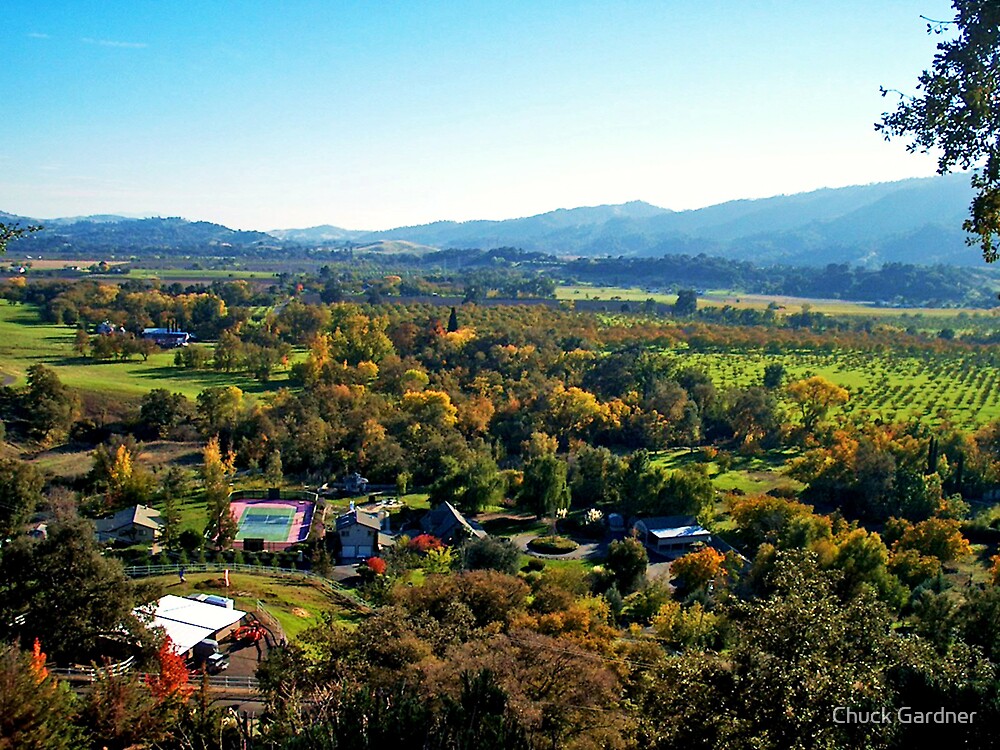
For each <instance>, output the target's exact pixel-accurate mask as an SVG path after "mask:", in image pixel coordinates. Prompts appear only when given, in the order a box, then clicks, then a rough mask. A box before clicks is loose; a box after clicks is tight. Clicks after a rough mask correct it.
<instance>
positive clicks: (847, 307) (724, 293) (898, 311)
mask: <svg viewBox="0 0 1000 750" xmlns="http://www.w3.org/2000/svg"><path fill="white" fill-rule="evenodd" d="M556 298H557V299H565V300H580V299H600V300H609V301H610V300H614V301H618V300H621V301H623V302H645V301H646V300H648V299H651V300H653V301H654V302H661V303H663V304H667V305H672V304H673V303H674V302H676V301H677V295H676V294H666V293H662V292H649V291H646V290H645V289H640V288H638V287H630V288H625V287H615V286H588V285H585V284H578V285H569V286H557V287H556ZM772 304H774V305H777V306H778V313H779V314H789V313H797V312H800V311H801V310H802V306H803V305H808V306H809V308H810V310H812V312H817V313H823V314H825V315H865V316H876V317H879V318H888V317H899V316H901V315H909V316H912V317H916V316H921V317H929V318H948V317H955V316H957V315H959V314H960V313H963V312H964V313H967V314H969V315H988V314H989V313H988V312H987V311H984V310H974V309H967V310H965V309H959V308H939V307H920V308H898V307H883V306H877V305H870V304H866V303H864V302H849V301H846V300H838V299H815V298H809V297H788V296H784V295H766V294H741V293H740V292H734V291H732V290H727V289H710V290H708V291H706V292H705V293H704V294H699V295H698V307H699V309H701V308H705V307H724V306H726V305H729V306H730V307H735V308H752V309H757V310H764V309H766V308H767V307H768V306H769V305H772Z"/></svg>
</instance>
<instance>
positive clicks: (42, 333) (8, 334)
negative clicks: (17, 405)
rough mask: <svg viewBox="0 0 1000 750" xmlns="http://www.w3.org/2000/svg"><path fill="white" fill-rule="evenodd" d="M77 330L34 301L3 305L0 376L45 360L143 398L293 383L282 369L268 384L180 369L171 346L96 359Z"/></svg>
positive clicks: (79, 382)
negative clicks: (44, 318) (154, 393)
mask: <svg viewBox="0 0 1000 750" xmlns="http://www.w3.org/2000/svg"><path fill="white" fill-rule="evenodd" d="M73 334H74V329H73V328H70V327H69V326H63V325H51V324H48V323H42V322H41V321H40V320H39V316H38V312H37V310H35V309H34V308H32V307H28V306H22V305H17V306H12V305H0V379H2V382H7V383H10V382H11V381H12V382H13V384H22V383H23V382H24V378H25V373H26V372H27V370H28V368H29V367H31V366H32V365H34V364H43V365H46V366H47V367H52V368H53V369H55V371H56V373H57V374H58V376H59V378H60V380H62V381H63V383H65V384H66V385H68V386H70V387H72V388H77V389H79V390H81V391H86V392H92V393H99V394H109V395H115V396H120V397H123V398H138V397H141V396H142V395H143V394H145V393H147V392H148V391H150V390H152V389H154V388H166V389H168V390H170V391H173V392H177V393H183V394H184V395H185V396H187V397H188V398H192V399H193V398H195V397H197V395H198V394H199V393H200V392H201V391H203V390H204V389H205V388H208V387H209V386H219V385H235V386H237V387H239V388H241V389H242V390H243V391H245V392H247V393H262V392H265V391H270V390H275V389H277V388H280V387H281V386H283V385H287V384H288V374H287V373H286V372H281V371H279V372H277V373H275V376H274V378H273V379H272V380H271V382H270V383H266V384H264V383H259V382H257V381H256V380H253V379H252V378H249V377H246V376H245V375H240V374H236V373H222V372H215V371H212V370H198V371H191V370H181V369H179V368H177V367H174V364H173V362H174V352H172V351H161V352H157V353H155V354H153V355H152V356H151V357H150V358H149V361H147V362H143V361H142V359H141V358H138V357H136V358H134V359H132V360H130V361H128V362H95V361H94V360H92V359H89V358H87V357H80V356H79V355H77V354H76V353H75V352H74V351H73ZM12 379H13V380H12Z"/></svg>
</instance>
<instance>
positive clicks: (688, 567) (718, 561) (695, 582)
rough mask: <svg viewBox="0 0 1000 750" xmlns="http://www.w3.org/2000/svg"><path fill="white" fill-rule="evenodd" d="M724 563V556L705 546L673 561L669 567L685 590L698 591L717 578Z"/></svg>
mask: <svg viewBox="0 0 1000 750" xmlns="http://www.w3.org/2000/svg"><path fill="white" fill-rule="evenodd" d="M725 561H726V556H725V555H723V554H722V553H721V552H719V551H718V550H716V549H715V548H713V547H708V546H705V547H702V548H701V549H699V550H697V551H695V552H689V553H688V554H686V555H684V556H683V557H681V558H679V559H677V560H675V561H674V562H673V563H672V564H671V566H670V572H671V573H672V574H673V576H674V577H675V578H679V579H680V580H681V581H683V582H684V588H685V589H686V590H688V591H699V590H703V589H705V588H706V587H707V586H708V584H709V583H711V582H713V581H715V580H717V579H718V578H719V575H720V573H722V570H723V568H722V564H723V563H724V562H725Z"/></svg>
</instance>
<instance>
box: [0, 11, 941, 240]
mask: <svg viewBox="0 0 1000 750" xmlns="http://www.w3.org/2000/svg"><path fill="white" fill-rule="evenodd" d="M920 14H926V15H930V16H932V17H938V18H948V17H950V15H951V13H950V4H949V3H947V2H943V1H942V0H912V1H903V0H842V1H839V2H815V1H814V0H797V1H795V2H792V1H791V0H789V1H786V2H774V1H769V0H755V1H754V2H749V1H748V0H739V1H736V0H733V1H729V0H726V1H722V0H676V1H670V0H659V1H658V2H657V1H654V2H645V1H642V0H625V1H619V2H583V1H580V2H570V1H568V0H567V1H558V0H530V2H528V1H526V2H522V1H521V0H498V1H497V2H475V1H474V0H462V2H457V1H456V2H419V1H416V0H410V1H408V2H403V1H399V2H377V1H376V0H359V1H358V2H348V1H345V0H317V1H315V2H307V1H305V0H290V1H289V2H281V3H279V2H275V1H274V0H271V1H270V2H214V1H213V2H205V1H204V0H201V1H199V2H182V1H181V0H171V1H170V2H157V1H155V0H129V1H128V2H114V1H112V0H104V1H102V2H84V1H80V2H58V1H53V0H30V1H26V2H25V1H22V0H0V15H2V18H3V23H2V24H0V61H2V62H0V91H3V92H4V99H3V104H2V108H0V210H4V211H9V212H12V213H18V214H23V215H28V216H34V217H42V218H49V217H55V216H72V215H81V214H94V213H133V214H158V215H163V216H184V217H186V218H190V219H207V220H211V221H218V222H221V223H224V224H227V225H229V226H233V227H238V228H245V229H271V228H279V227H280V228H284V227H303V226H311V225H316V224H325V223H329V224H335V225H339V226H343V227H349V228H354V229H380V228H388V227H392V226H399V225H404V224H413V223H423V222H428V221H433V220H436V219H456V220H464V219H473V218H489V219H501V218H509V217H513V216H524V215H530V214H536V213H541V212H543V211H548V210H551V209H555V208H560V207H562V208H570V207H574V206H581V205H596V204H601V203H620V202H624V201H628V200H635V199H641V200H645V201H649V202H650V203H655V204H657V205H660V206H664V207H667V208H673V209H685V208H696V207H700V206H704V205H709V204H713V203H719V202H722V201H725V200H730V199H734V198H750V197H763V196H769V195H776V194H780V193H795V192H801V191H804V190H811V189H815V188H820V187H836V186H842V185H852V184H862V183H869V182H879V181H885V180H894V179H899V178H903V177H911V176H923V175H929V174H932V173H933V171H934V162H933V159H930V158H928V157H922V158H921V157H917V156H913V155H910V154H907V153H906V152H905V150H904V147H903V144H902V143H889V144H887V143H885V142H884V141H883V140H882V139H881V138H880V137H879V136H878V135H877V134H876V133H875V132H874V130H873V127H872V123H873V122H874V121H875V120H876V119H878V117H879V115H880V114H881V113H882V112H883V111H884V110H886V109H887V108H892V103H891V101H890V100H888V99H882V98H881V97H880V96H879V86H880V85H886V86H891V87H896V88H900V89H906V90H911V89H912V86H913V84H914V83H915V80H916V76H917V74H918V73H919V72H920V70H922V69H924V68H926V67H928V66H929V64H930V60H931V57H932V54H933V50H934V45H935V44H936V42H937V41H938V39H936V38H934V37H929V36H928V35H927V34H926V33H925V24H924V22H923V21H921V20H920V18H919V15H920Z"/></svg>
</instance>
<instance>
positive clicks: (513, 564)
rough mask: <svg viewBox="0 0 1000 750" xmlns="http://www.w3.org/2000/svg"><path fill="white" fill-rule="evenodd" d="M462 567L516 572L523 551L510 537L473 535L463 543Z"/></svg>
mask: <svg viewBox="0 0 1000 750" xmlns="http://www.w3.org/2000/svg"><path fill="white" fill-rule="evenodd" d="M461 552H462V567H463V568H464V569H465V570H498V571H500V572H501V573H516V572H517V562H518V558H519V557H520V555H521V553H520V552H519V551H518V549H517V547H515V546H514V543H513V542H512V541H510V539H497V538H495V537H490V536H487V537H483V538H482V539H477V538H475V537H473V538H472V539H469V540H468V541H467V542H465V544H463V545H462V550H461Z"/></svg>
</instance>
